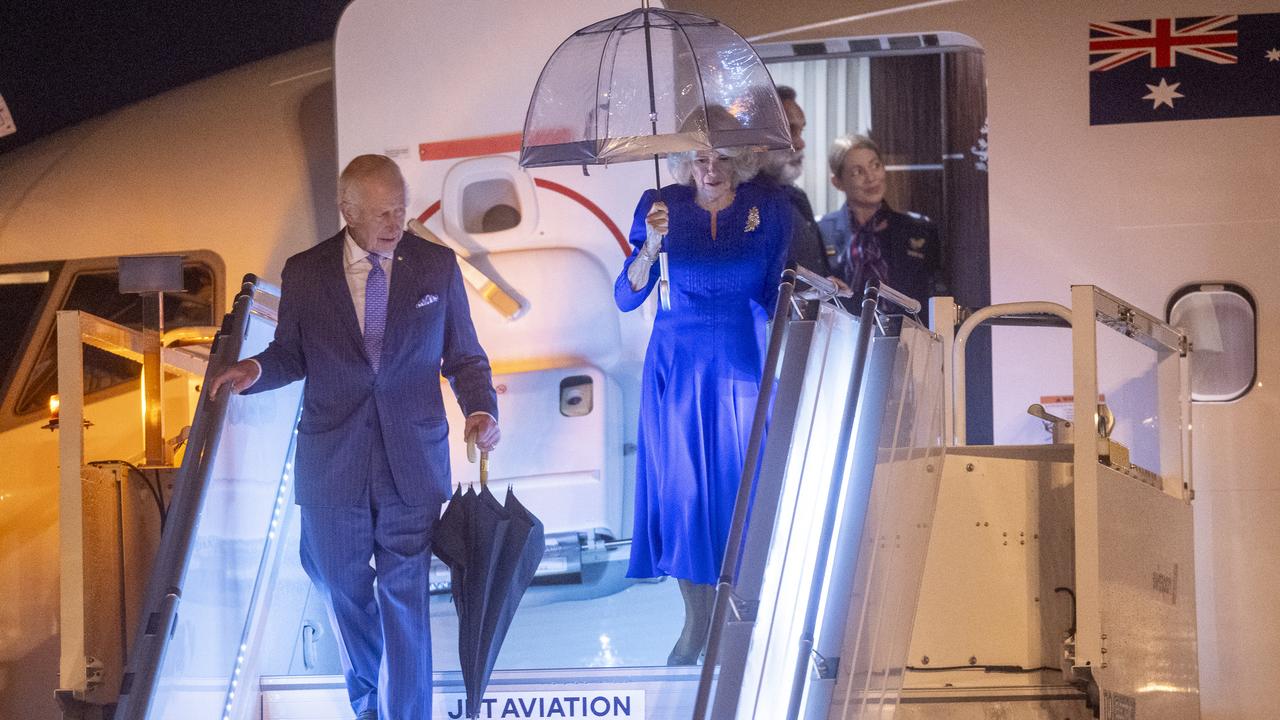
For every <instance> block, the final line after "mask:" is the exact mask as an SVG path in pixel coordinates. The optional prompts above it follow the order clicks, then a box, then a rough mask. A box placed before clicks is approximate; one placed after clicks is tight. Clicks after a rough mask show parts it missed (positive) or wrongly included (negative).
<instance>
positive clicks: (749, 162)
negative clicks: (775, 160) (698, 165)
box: [667, 147, 757, 185]
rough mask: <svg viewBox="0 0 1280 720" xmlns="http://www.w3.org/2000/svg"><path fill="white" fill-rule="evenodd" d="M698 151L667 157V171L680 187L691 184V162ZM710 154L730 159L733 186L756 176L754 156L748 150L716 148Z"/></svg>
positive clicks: (678, 153)
mask: <svg viewBox="0 0 1280 720" xmlns="http://www.w3.org/2000/svg"><path fill="white" fill-rule="evenodd" d="M699 152H702V151H699V150H686V151H685V152H675V153H671V154H669V155H667V169H668V170H670V171H671V177H673V178H675V179H676V182H678V183H680V184H681V185H692V184H693V161H694V160H696V159H697V158H698V153H699ZM712 152H717V153H720V154H721V155H723V156H725V157H727V158H729V159H730V161H731V162H732V164H733V184H734V185H737V184H738V183H741V182H744V181H746V180H750V179H751V178H752V177H754V176H755V174H756V165H757V163H756V155H757V153H755V152H752V150H751V149H750V148H740V147H737V148H716V149H715V150H713V151H712Z"/></svg>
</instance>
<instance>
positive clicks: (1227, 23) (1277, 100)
mask: <svg viewBox="0 0 1280 720" xmlns="http://www.w3.org/2000/svg"><path fill="white" fill-rule="evenodd" d="M1259 115H1280V13H1268V14H1261V15H1216V16H1213V17H1194V18H1152V19H1149V20H1123V21H1118V22H1095V23H1090V24H1089V124H1090V125H1112V124H1116V123H1133V122H1156V121H1161V120H1202V119H1206V118H1227V117H1254V116H1259Z"/></svg>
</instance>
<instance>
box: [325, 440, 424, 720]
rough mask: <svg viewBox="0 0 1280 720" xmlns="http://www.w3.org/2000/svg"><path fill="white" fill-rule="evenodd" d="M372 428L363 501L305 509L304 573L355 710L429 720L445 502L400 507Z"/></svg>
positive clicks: (394, 719)
mask: <svg viewBox="0 0 1280 720" xmlns="http://www.w3.org/2000/svg"><path fill="white" fill-rule="evenodd" d="M374 417H375V418H376V414H375V415H374ZM373 425H374V428H373V429H372V432H374V433H375V435H376V437H375V438H374V440H375V442H373V443H372V446H373V450H372V452H371V453H370V458H369V463H368V466H367V467H368V476H367V477H366V478H352V479H351V480H352V482H363V483H364V486H365V488H366V493H365V494H364V497H365V499H364V501H363V502H361V503H360V504H359V505H357V506H352V507H329V506H320V505H303V506H302V507H301V510H302V541H301V555H302V567H303V569H304V570H306V572H307V575H308V576H310V578H311V580H312V582H313V583H315V586H316V588H317V589H318V591H319V592H320V593H321V595H322V597H323V598H324V600H325V602H326V605H327V607H328V610H329V620H330V623H331V625H332V626H333V630H334V632H335V633H336V635H337V641H338V652H339V654H340V656H341V659H342V668H343V675H344V677H345V679H346V683H347V693H348V696H349V698H350V700H351V708H352V710H354V711H355V713H356V714H357V715H359V714H360V713H361V712H365V711H367V710H372V709H375V708H376V709H377V711H378V717H379V718H380V720H428V719H429V718H430V717H431V626H430V622H431V611H430V605H429V599H430V591H429V590H428V583H427V581H428V575H429V572H430V569H431V532H432V530H433V529H434V527H435V523H436V521H437V519H438V518H439V516H440V504H439V503H427V504H426V505H419V506H409V505H405V504H404V503H403V502H402V501H401V499H400V495H399V494H398V493H397V492H396V488H395V483H394V481H393V479H392V476H391V466H390V464H389V463H388V461H387V453H386V448H385V446H384V444H383V440H382V433H381V431H380V429H379V428H378V427H377V425H378V423H377V420H374V422H373ZM370 558H372V559H373V565H372V566H371V565H370V563H369V560H370ZM375 579H376V583H375Z"/></svg>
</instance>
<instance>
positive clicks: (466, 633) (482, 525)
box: [432, 461, 544, 718]
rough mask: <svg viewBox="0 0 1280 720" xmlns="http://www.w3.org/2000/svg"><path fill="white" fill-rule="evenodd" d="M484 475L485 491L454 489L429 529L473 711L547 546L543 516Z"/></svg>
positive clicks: (474, 712) (470, 712)
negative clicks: (446, 576) (447, 581)
mask: <svg viewBox="0 0 1280 720" xmlns="http://www.w3.org/2000/svg"><path fill="white" fill-rule="evenodd" d="M481 467H482V468H483V467H484V461H482V464H481ZM485 479H486V478H485V477H484V472H483V471H482V474H481V480H482V482H481V489H480V492H474V491H472V490H469V491H467V492H465V493H464V492H463V491H462V489H461V488H459V489H458V490H457V491H455V492H454V494H453V498H452V499H451V500H450V501H449V507H448V508H446V509H445V512H444V514H443V515H442V516H441V517H440V521H439V523H437V525H436V529H435V532H434V534H433V536H432V550H433V551H434V552H435V554H436V555H437V556H438V557H439V558H440V559H441V560H442V561H444V563H445V564H446V565H448V566H449V571H450V577H451V591H452V594H453V601H454V608H455V610H456V611H457V613H458V664H459V666H460V667H461V669H462V681H463V685H464V686H465V688H466V691H467V707H466V712H467V717H469V718H471V717H479V716H480V701H481V700H482V699H483V697H484V689H485V687H486V686H487V685H488V683H489V675H490V673H491V672H492V671H493V665H494V662H495V661H496V660H497V658H498V652H499V650H501V648H502V641H503V639H504V638H505V637H506V634H507V629H508V628H509V627H510V625H511V620H512V618H513V617H514V616H515V612H516V608H517V607H518V606H519V604H520V598H521V597H522V596H523V595H524V592H525V590H526V589H528V587H529V584H530V582H532V581H533V575H534V572H535V571H536V570H537V569H538V563H539V562H541V561H542V553H543V550H544V542H543V531H542V523H541V522H539V521H538V519H537V518H536V517H534V516H533V514H532V513H530V512H529V511H528V510H527V509H526V508H525V507H524V506H523V505H521V504H520V502H519V501H518V500H516V498H515V495H514V493H512V491H511V489H510V488H508V490H507V499H506V507H504V506H503V503H500V502H498V499H497V498H496V497H494V496H493V493H492V492H490V491H489V488H488V485H487V483H485V482H484V480H485Z"/></svg>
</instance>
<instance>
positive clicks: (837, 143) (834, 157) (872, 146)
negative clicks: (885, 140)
mask: <svg viewBox="0 0 1280 720" xmlns="http://www.w3.org/2000/svg"><path fill="white" fill-rule="evenodd" d="M858 148H865V149H867V150H870V151H871V152H873V153H875V154H876V159H877V160H879V161H880V162H881V163H883V162H884V155H883V153H881V152H880V146H879V145H877V144H876V141H875V140H872V139H871V138H869V137H867V136H866V135H841V136H840V137H838V138H836V139H835V140H832V141H831V149H830V150H829V151H827V165H828V166H829V167H830V168H831V174H832V175H833V176H835V177H840V168H842V167H844V159H845V157H846V156H847V155H848V154H849V153H850V152H853V151H854V150H856V149H858Z"/></svg>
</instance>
